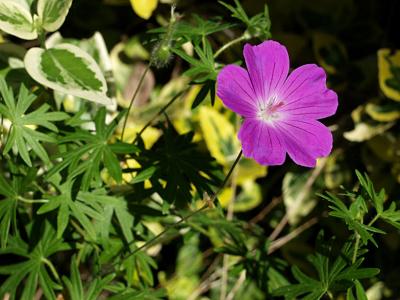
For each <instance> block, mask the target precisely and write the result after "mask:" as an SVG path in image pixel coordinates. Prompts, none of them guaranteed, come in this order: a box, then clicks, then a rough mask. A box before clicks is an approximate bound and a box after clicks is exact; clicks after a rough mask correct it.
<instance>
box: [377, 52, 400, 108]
mask: <svg viewBox="0 0 400 300" xmlns="http://www.w3.org/2000/svg"><path fill="white" fill-rule="evenodd" d="M378 69H379V74H378V75H379V85H380V87H381V90H382V92H383V93H384V94H385V96H386V97H388V98H390V99H393V100H396V101H400V51H399V50H396V51H394V52H392V51H391V50H390V49H379V51H378Z"/></svg>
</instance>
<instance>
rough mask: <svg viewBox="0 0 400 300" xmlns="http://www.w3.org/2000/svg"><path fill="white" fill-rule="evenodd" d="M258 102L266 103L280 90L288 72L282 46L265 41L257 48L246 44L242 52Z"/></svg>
mask: <svg viewBox="0 0 400 300" xmlns="http://www.w3.org/2000/svg"><path fill="white" fill-rule="evenodd" d="M243 54H244V57H245V59H246V65H247V69H248V72H249V74H250V79H251V82H252V83H253V87H254V90H255V93H256V95H257V96H258V100H259V101H260V100H261V101H267V100H268V98H269V97H270V96H271V95H273V94H274V92H275V91H277V90H280V88H281V85H282V84H283V83H284V81H285V79H286V77H287V75H288V72H289V55H288V53H287V50H286V48H285V47H284V46H282V45H281V44H279V43H278V42H275V41H266V42H263V43H262V44H260V45H258V46H251V45H249V44H246V45H245V46H244V51H243Z"/></svg>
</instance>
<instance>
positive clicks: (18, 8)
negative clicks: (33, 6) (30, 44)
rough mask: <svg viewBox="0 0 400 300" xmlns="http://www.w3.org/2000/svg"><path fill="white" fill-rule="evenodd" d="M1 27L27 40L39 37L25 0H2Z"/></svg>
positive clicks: (0, 11) (0, 2) (0, 8)
mask: <svg viewBox="0 0 400 300" xmlns="http://www.w3.org/2000/svg"><path fill="white" fill-rule="evenodd" d="M0 29H1V30H3V31H4V32H6V33H9V34H12V35H15V36H17V37H19V38H21V39H25V40H34V39H36V38H37V37H38V35H37V31H36V28H35V25H34V21H33V17H32V15H31V13H30V8H29V5H28V3H27V2H26V1H25V0H0Z"/></svg>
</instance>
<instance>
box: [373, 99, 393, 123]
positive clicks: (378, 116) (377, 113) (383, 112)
mask: <svg viewBox="0 0 400 300" xmlns="http://www.w3.org/2000/svg"><path fill="white" fill-rule="evenodd" d="M392 103H393V104H386V105H376V104H373V103H368V104H367V105H366V107H365V111H366V112H367V114H368V115H369V116H370V117H371V118H372V119H374V120H376V121H379V122H393V121H396V120H397V119H400V105H399V104H398V103H395V102H392Z"/></svg>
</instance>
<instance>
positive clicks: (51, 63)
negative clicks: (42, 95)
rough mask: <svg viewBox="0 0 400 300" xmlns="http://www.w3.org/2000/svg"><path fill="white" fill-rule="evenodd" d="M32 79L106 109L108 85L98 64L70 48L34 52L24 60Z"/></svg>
mask: <svg viewBox="0 0 400 300" xmlns="http://www.w3.org/2000/svg"><path fill="white" fill-rule="evenodd" d="M24 62H25V68H26V70H27V72H28V73H29V75H30V76H31V77H32V78H33V79H35V80H36V81H37V82H39V83H41V84H43V85H44V86H47V87H50V88H52V89H54V90H56V91H59V92H61V93H64V94H69V95H73V96H76V97H80V98H83V99H86V100H90V101H93V102H96V103H99V104H103V105H111V104H113V101H112V100H111V99H110V98H108V97H107V95H106V92H107V84H106V80H105V79H104V75H103V73H102V72H101V70H100V67H99V66H98V65H97V63H96V61H95V60H94V59H93V58H92V57H91V56H90V55H89V54H87V53H86V52H85V51H83V50H81V49H80V48H78V47H76V46H73V45H70V44H59V45H56V46H54V47H53V48H51V49H46V50H45V49H42V48H31V49H30V50H29V51H28V52H27V53H26V55H25V58H24Z"/></svg>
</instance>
